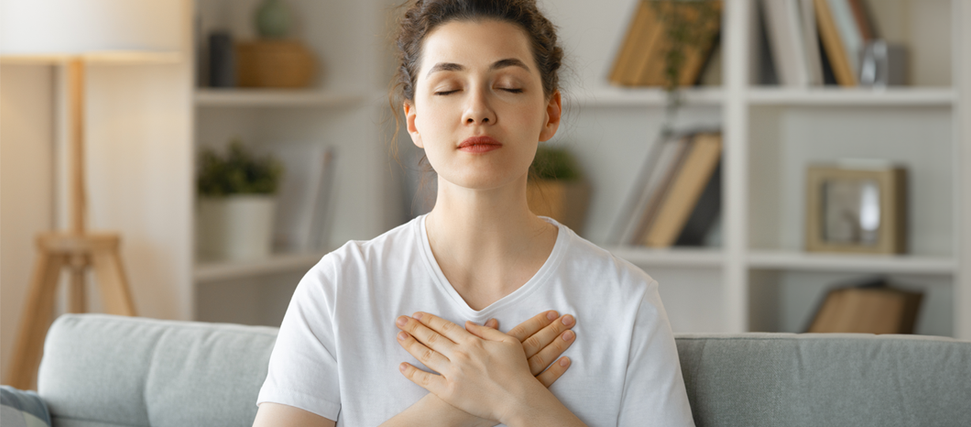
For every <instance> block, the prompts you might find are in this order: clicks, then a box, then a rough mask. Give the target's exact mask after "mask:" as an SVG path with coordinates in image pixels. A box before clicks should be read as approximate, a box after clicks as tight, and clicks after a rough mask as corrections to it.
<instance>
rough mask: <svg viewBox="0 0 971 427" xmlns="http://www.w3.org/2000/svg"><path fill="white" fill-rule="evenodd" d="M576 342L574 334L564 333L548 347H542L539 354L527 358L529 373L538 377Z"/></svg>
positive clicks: (570, 332) (571, 332)
mask: <svg viewBox="0 0 971 427" xmlns="http://www.w3.org/2000/svg"><path fill="white" fill-rule="evenodd" d="M574 341H576V334H575V333H574V332H573V331H566V332H563V333H562V334H560V335H559V336H557V337H555V338H554V339H553V342H551V343H550V344H549V345H547V346H546V347H544V348H543V349H542V350H540V351H539V353H536V354H534V355H532V356H530V357H528V358H527V359H528V361H529V372H532V373H533V375H538V374H539V373H540V372H543V370H544V369H546V367H547V366H549V364H550V363H552V362H553V361H554V360H556V358H557V357H560V355H561V354H563V352H564V351H566V349H568V348H570V345H572V344H573V342H574Z"/></svg>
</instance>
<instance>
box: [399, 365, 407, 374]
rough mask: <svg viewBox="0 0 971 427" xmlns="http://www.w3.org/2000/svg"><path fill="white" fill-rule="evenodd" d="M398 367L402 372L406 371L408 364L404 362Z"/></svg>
mask: <svg viewBox="0 0 971 427" xmlns="http://www.w3.org/2000/svg"><path fill="white" fill-rule="evenodd" d="M398 369H399V370H401V372H404V371H405V370H407V369H408V365H405V364H404V363H402V364H400V365H398Z"/></svg>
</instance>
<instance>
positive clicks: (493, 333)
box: [465, 321, 519, 343]
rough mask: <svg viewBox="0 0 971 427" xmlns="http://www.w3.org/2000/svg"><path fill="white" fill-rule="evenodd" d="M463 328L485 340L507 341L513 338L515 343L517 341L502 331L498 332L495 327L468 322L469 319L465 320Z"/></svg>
mask: <svg viewBox="0 0 971 427" xmlns="http://www.w3.org/2000/svg"><path fill="white" fill-rule="evenodd" d="M465 330H467V331H469V333H471V334H472V335H475V336H477V337H479V338H482V339H484V340H487V341H508V340H514V341H516V342H517V343H518V342H519V340H517V339H515V338H513V337H511V336H509V335H506V334H504V333H502V332H499V331H497V330H495V329H492V328H490V327H488V326H482V325H477V324H475V323H473V322H470V321H465Z"/></svg>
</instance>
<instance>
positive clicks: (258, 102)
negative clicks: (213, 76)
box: [194, 89, 367, 108]
mask: <svg viewBox="0 0 971 427" xmlns="http://www.w3.org/2000/svg"><path fill="white" fill-rule="evenodd" d="M366 99H367V97H365V96H362V95H356V94H348V93H333V92H325V91H319V90H278V89H197V90H196V92H195V95H194V101H195V105H196V106H197V107H214V108H215V107H325V108H329V107H351V108H353V107H357V106H360V105H362V104H364V103H365V102H366Z"/></svg>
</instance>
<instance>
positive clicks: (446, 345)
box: [395, 316, 455, 356]
mask: <svg viewBox="0 0 971 427" xmlns="http://www.w3.org/2000/svg"><path fill="white" fill-rule="evenodd" d="M395 324H396V325H398V329H401V330H402V331H405V332H407V333H409V334H411V336H413V337H415V339H417V340H418V341H419V342H421V343H422V344H424V345H425V346H427V347H428V348H430V349H432V350H435V351H437V352H439V353H442V354H444V355H446V356H448V355H449V354H450V352H451V351H452V349H453V348H455V343H454V342H453V341H451V340H449V339H448V338H447V337H444V336H442V335H441V334H439V333H438V332H435V331H434V330H432V329H431V328H429V327H428V326H426V325H425V324H424V323H421V322H419V321H418V320H416V319H414V318H412V317H408V316H398V319H397V320H396V321H395Z"/></svg>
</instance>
